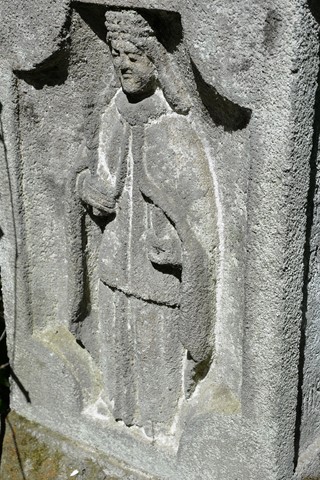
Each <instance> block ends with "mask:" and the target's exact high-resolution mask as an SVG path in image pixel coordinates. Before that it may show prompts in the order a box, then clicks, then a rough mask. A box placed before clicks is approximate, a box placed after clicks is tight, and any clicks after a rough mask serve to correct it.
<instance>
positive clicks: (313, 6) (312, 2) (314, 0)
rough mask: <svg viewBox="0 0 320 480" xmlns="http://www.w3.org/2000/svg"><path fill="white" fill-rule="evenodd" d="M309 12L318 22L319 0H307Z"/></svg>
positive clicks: (319, 16) (319, 19)
mask: <svg viewBox="0 0 320 480" xmlns="http://www.w3.org/2000/svg"><path fill="white" fill-rule="evenodd" d="M308 5H309V8H310V11H311V13H312V14H313V16H314V18H315V19H316V21H317V22H318V23H320V3H319V0H308Z"/></svg>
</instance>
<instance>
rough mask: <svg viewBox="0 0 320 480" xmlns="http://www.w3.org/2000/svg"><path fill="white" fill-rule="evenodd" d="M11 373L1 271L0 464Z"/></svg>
mask: <svg viewBox="0 0 320 480" xmlns="http://www.w3.org/2000/svg"><path fill="white" fill-rule="evenodd" d="M9 373H10V368H9V360H8V351H7V343H6V326H5V320H4V306H3V297H2V283H1V271H0V465H1V458H2V448H3V441H4V436H5V433H6V417H7V415H8V413H9V411H10V406H9V405H10V389H9Z"/></svg>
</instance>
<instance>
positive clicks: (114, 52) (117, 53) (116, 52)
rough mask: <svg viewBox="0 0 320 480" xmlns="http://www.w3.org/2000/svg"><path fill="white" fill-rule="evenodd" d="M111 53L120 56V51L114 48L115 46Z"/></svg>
mask: <svg viewBox="0 0 320 480" xmlns="http://www.w3.org/2000/svg"><path fill="white" fill-rule="evenodd" d="M111 55H112V56H113V57H119V55H120V52H119V51H118V50H114V48H113V49H112V50H111Z"/></svg>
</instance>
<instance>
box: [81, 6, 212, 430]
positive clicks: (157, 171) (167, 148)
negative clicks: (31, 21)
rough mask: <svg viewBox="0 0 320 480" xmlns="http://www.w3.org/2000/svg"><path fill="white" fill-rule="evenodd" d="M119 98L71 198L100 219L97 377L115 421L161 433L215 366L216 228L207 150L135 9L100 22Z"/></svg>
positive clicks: (175, 74) (174, 74) (168, 65)
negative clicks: (93, 163)
mask: <svg viewBox="0 0 320 480" xmlns="http://www.w3.org/2000/svg"><path fill="white" fill-rule="evenodd" d="M106 27H107V43H108V45H109V47H110V51H111V55H112V58H113V64H114V68H115V71H116V73H117V75H118V77H119V80H120V83H121V88H120V89H119V90H118V91H117V93H116V94H115V96H114V97H113V98H112V100H111V102H110V103H109V104H108V105H107V106H106V107H105V110H104V112H103V114H102V116H101V124H100V133H99V151H98V156H99V159H98V164H97V168H96V172H95V173H94V174H92V173H91V172H90V171H89V170H88V169H86V170H84V171H82V172H81V173H80V174H79V175H78V180H77V191H78V194H79V195H80V197H81V199H82V201H83V202H84V203H85V204H86V205H88V206H90V208H92V213H93V215H96V216H105V217H106V227H105V230H104V232H103V237H102V242H101V246H100V258H99V282H100V285H99V316H100V320H99V323H100V327H99V338H100V342H101V352H100V356H101V357H100V367H101V370H102V372H103V375H104V381H105V390H106V392H107V396H108V398H109V403H110V408H111V409H112V413H113V416H114V418H115V419H116V420H117V421H122V422H124V423H125V424H126V425H127V426H132V425H136V426H139V427H142V428H144V430H145V432H146V434H147V435H148V436H150V437H154V436H156V435H157V434H158V433H165V434H170V432H171V429H172V425H173V423H174V418H175V416H176V414H177V412H178V410H179V405H180V404H181V400H182V399H183V398H188V397H189V396H190V395H191V394H192V392H193V390H194V388H195V386H196V384H197V382H198V380H199V379H202V378H203V377H204V376H205V374H206V372H207V371H208V368H209V365H210V362H211V360H212V355H213V345H214V340H213V330H214V328H213V327H214V319H215V280H216V273H215V262H216V250H217V223H216V206H215V195H214V188H213V182H212V176H211V173H210V169H209V161H208V157H207V154H206V150H205V147H204V145H203V143H202V141H201V139H200V138H199V135H198V133H197V131H196V130H195V128H194V118H193V114H192V102H191V99H190V96H189V95H188V93H187V89H186V87H185V85H184V83H183V81H182V78H181V77H182V76H181V74H180V73H179V71H178V68H177V65H175V64H174V62H173V61H172V58H171V57H170V55H169V53H168V52H167V51H166V49H165V47H164V46H163V45H162V44H161V42H160V41H159V39H158V38H157V36H156V33H155V29H154V28H153V26H152V25H151V23H150V22H149V21H148V19H147V17H146V18H145V17H144V16H142V14H140V13H138V12H136V11H134V10H112V11H107V13H106Z"/></svg>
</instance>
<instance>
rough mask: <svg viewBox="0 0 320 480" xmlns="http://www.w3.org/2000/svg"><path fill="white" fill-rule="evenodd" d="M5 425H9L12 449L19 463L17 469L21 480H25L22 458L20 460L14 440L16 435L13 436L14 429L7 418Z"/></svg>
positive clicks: (16, 443) (15, 440)
mask: <svg viewBox="0 0 320 480" xmlns="http://www.w3.org/2000/svg"><path fill="white" fill-rule="evenodd" d="M7 423H8V425H9V428H10V431H11V435H12V441H13V444H14V449H15V451H16V455H17V459H18V463H19V468H20V473H21V476H22V480H27V477H26V475H25V473H24V470H23V463H22V458H21V454H20V451H19V447H18V442H17V438H16V434H15V431H14V428H13V426H12V425H11V422H10V420H9V418H7Z"/></svg>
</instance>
